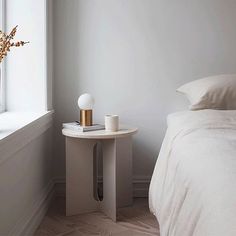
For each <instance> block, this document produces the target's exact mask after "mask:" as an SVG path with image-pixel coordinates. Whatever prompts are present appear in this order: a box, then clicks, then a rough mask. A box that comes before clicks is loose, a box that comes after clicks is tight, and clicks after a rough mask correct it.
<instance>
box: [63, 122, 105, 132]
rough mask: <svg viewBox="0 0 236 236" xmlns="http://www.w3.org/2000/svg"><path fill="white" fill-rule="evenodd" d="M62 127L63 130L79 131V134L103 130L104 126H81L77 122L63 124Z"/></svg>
mask: <svg viewBox="0 0 236 236" xmlns="http://www.w3.org/2000/svg"><path fill="white" fill-rule="evenodd" d="M62 127H63V128H65V129H70V130H75V131H80V132H87V131H93V130H103V129H105V125H100V124H94V125H92V126H81V125H80V124H79V123H78V122H71V123H63V124H62Z"/></svg>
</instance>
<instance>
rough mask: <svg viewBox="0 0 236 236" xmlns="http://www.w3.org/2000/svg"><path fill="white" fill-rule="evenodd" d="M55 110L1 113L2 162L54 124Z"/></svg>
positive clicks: (0, 152) (0, 146) (0, 142)
mask: <svg viewBox="0 0 236 236" xmlns="http://www.w3.org/2000/svg"><path fill="white" fill-rule="evenodd" d="M52 114H53V111H48V112H4V113H2V114H0V164H1V163H2V162H3V161H5V160H6V159H7V158H8V157H9V156H12V155H13V154H14V153H15V152H17V151H18V150H20V149H21V148H23V147H24V146H25V145H27V144H28V143H29V142H31V141H32V140H33V139H35V138H37V137H38V136H39V135H40V134H42V133H43V132H45V131H46V130H47V129H48V128H50V127H51V126H52Z"/></svg>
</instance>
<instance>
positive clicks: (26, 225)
mask: <svg viewBox="0 0 236 236" xmlns="http://www.w3.org/2000/svg"><path fill="white" fill-rule="evenodd" d="M54 186H55V184H54V181H53V180H52V181H50V182H49V184H48V185H47V187H46V188H45V189H44V191H42V194H41V195H40V196H39V197H38V198H37V200H36V201H35V203H34V204H33V206H32V207H31V208H30V209H26V212H25V214H24V215H23V216H22V218H21V219H20V220H19V221H18V222H17V223H16V225H15V226H14V228H13V229H12V230H11V232H10V233H9V235H12V236H26V235H27V236H31V235H33V234H34V232H35V230H36V229H37V227H38V226H39V225H40V223H41V221H42V219H43V217H44V216H45V215H46V213H47V210H48V207H49V205H50V203H51V200H52V198H53V196H54Z"/></svg>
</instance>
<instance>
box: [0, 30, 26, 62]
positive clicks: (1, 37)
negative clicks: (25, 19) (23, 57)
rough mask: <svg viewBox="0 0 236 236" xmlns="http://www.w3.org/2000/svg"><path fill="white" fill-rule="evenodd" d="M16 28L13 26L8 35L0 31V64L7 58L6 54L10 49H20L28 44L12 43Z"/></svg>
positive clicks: (22, 42) (21, 42)
mask: <svg viewBox="0 0 236 236" xmlns="http://www.w3.org/2000/svg"><path fill="white" fill-rule="evenodd" d="M17 27H18V26H15V27H14V28H13V29H12V31H11V32H10V34H6V33H4V32H2V31H1V30H0V63H1V62H2V61H3V59H4V58H5V57H6V56H7V53H8V52H10V50H11V47H20V46H24V45H25V44H27V43H29V42H24V41H17V42H12V40H13V39H14V37H15V35H16V31H17Z"/></svg>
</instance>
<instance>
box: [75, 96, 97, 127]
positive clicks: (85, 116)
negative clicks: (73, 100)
mask: <svg viewBox="0 0 236 236" xmlns="http://www.w3.org/2000/svg"><path fill="white" fill-rule="evenodd" d="M94 103H95V102H94V98H93V96H92V95H91V94H89V93H84V94H82V95H81V96H80V97H79V99H78V106H79V108H80V125H81V126H92V125H93V106H94Z"/></svg>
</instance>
